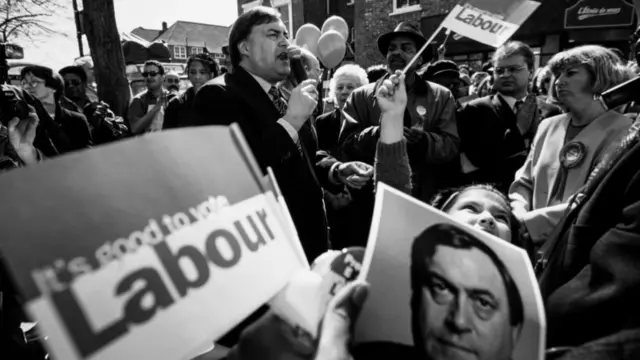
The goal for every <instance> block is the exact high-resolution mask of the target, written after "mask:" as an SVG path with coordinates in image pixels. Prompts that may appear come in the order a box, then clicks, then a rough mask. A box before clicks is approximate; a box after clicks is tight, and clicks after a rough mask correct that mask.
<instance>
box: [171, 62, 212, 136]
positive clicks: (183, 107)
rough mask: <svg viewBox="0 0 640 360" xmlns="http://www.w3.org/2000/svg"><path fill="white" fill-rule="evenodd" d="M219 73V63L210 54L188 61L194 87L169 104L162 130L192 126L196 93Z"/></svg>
mask: <svg viewBox="0 0 640 360" xmlns="http://www.w3.org/2000/svg"><path fill="white" fill-rule="evenodd" d="M219 73H220V70H219V67H218V63H217V62H216V61H215V60H214V59H213V58H212V57H211V56H209V54H196V55H192V56H191V57H190V58H189V60H188V61H187V74H188V77H189V81H190V82H191V85H192V86H191V87H190V88H188V89H187V90H186V91H185V92H183V93H182V94H181V95H180V96H178V97H176V98H173V99H172V100H171V101H170V102H169V105H168V106H167V109H166V110H165V113H164V123H163V127H162V128H163V129H174V128H180V127H185V126H190V125H192V124H193V120H194V117H195V113H194V101H195V98H196V93H197V92H198V90H199V89H200V87H202V85H204V84H205V83H206V82H207V81H209V80H211V79H213V78H216V77H218V74H219ZM212 115H213V114H212Z"/></svg>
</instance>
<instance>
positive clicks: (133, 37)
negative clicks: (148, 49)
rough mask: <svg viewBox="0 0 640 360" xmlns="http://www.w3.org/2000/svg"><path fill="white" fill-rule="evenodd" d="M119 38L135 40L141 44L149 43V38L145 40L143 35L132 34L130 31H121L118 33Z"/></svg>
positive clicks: (146, 44)
mask: <svg viewBox="0 0 640 360" xmlns="http://www.w3.org/2000/svg"><path fill="white" fill-rule="evenodd" d="M120 40H121V41H135V42H138V43H140V44H142V45H143V46H149V44H150V42H149V40H146V39H144V38H143V37H141V36H138V35H136V34H134V33H133V32H130V33H126V32H121V33H120Z"/></svg>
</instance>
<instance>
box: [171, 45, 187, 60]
mask: <svg viewBox="0 0 640 360" xmlns="http://www.w3.org/2000/svg"><path fill="white" fill-rule="evenodd" d="M173 57H175V58H176V59H186V58H187V48H186V47H184V46H180V45H176V46H174V47H173Z"/></svg>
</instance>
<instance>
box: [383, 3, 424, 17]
mask: <svg viewBox="0 0 640 360" xmlns="http://www.w3.org/2000/svg"><path fill="white" fill-rule="evenodd" d="M420 10H422V8H421V7H420V0H393V13H391V14H390V15H397V14H404V13H408V12H414V11H420Z"/></svg>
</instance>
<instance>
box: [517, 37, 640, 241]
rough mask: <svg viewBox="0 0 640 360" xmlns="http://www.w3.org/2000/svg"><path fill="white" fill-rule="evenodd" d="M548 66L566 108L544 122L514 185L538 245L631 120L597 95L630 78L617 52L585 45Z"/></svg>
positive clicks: (519, 210) (520, 213)
mask: <svg viewBox="0 0 640 360" xmlns="http://www.w3.org/2000/svg"><path fill="white" fill-rule="evenodd" d="M549 68H550V69H551V71H552V72H553V75H554V78H555V82H554V84H553V86H555V95H554V96H556V97H557V101H558V102H559V104H560V105H561V106H562V107H563V109H564V110H565V113H564V114H561V115H558V116H555V117H552V118H549V119H546V120H544V121H542V123H541V124H540V128H539V129H538V132H537V134H536V138H535V139H534V141H533V144H532V149H531V151H530V153H529V156H528V158H527V160H526V161H525V163H524V165H523V166H522V168H521V169H520V170H519V171H518V172H517V173H516V179H515V181H514V182H513V184H512V185H511V188H510V190H509V198H510V199H511V205H512V207H513V210H514V212H515V214H516V216H518V218H520V219H521V221H522V222H523V223H524V225H525V227H526V230H527V231H528V233H529V235H530V236H531V239H532V240H533V242H534V243H536V244H540V243H541V242H543V241H544V240H545V239H546V238H547V236H548V235H549V233H550V232H551V231H552V230H553V228H554V227H555V226H556V224H557V223H558V221H559V220H560V219H561V217H562V215H563V214H564V213H565V210H566V209H567V207H568V206H569V205H568V204H569V202H570V201H569V200H570V198H571V196H572V195H573V194H575V193H576V192H577V191H578V189H579V188H580V187H582V186H583V185H584V184H585V182H586V181H587V178H588V176H589V174H590V173H591V172H592V170H593V169H594V168H595V166H596V165H597V164H598V163H599V162H600V161H601V160H602V156H603V154H604V153H605V152H606V150H607V146H608V145H610V144H613V143H616V141H617V140H618V138H620V136H622V134H623V133H624V132H626V131H627V129H628V128H629V126H630V124H631V120H630V119H629V118H628V117H625V116H623V115H622V114H620V113H618V112H616V111H614V110H610V111H607V109H605V108H604V107H603V106H602V104H601V102H600V101H599V100H598V95H600V94H602V93H603V92H604V91H606V90H607V89H609V88H611V87H613V86H615V85H617V84H620V83H622V82H624V81H626V80H628V79H630V78H631V74H630V71H629V70H628V69H627V68H626V67H625V66H624V64H622V63H621V62H620V60H619V58H618V57H617V56H616V55H615V54H614V53H613V52H611V51H610V50H608V49H605V48H603V47H601V46H595V45H588V46H581V47H577V48H573V49H570V50H567V51H564V52H561V53H559V54H556V55H555V56H554V57H553V58H552V59H551V60H550V61H549Z"/></svg>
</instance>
